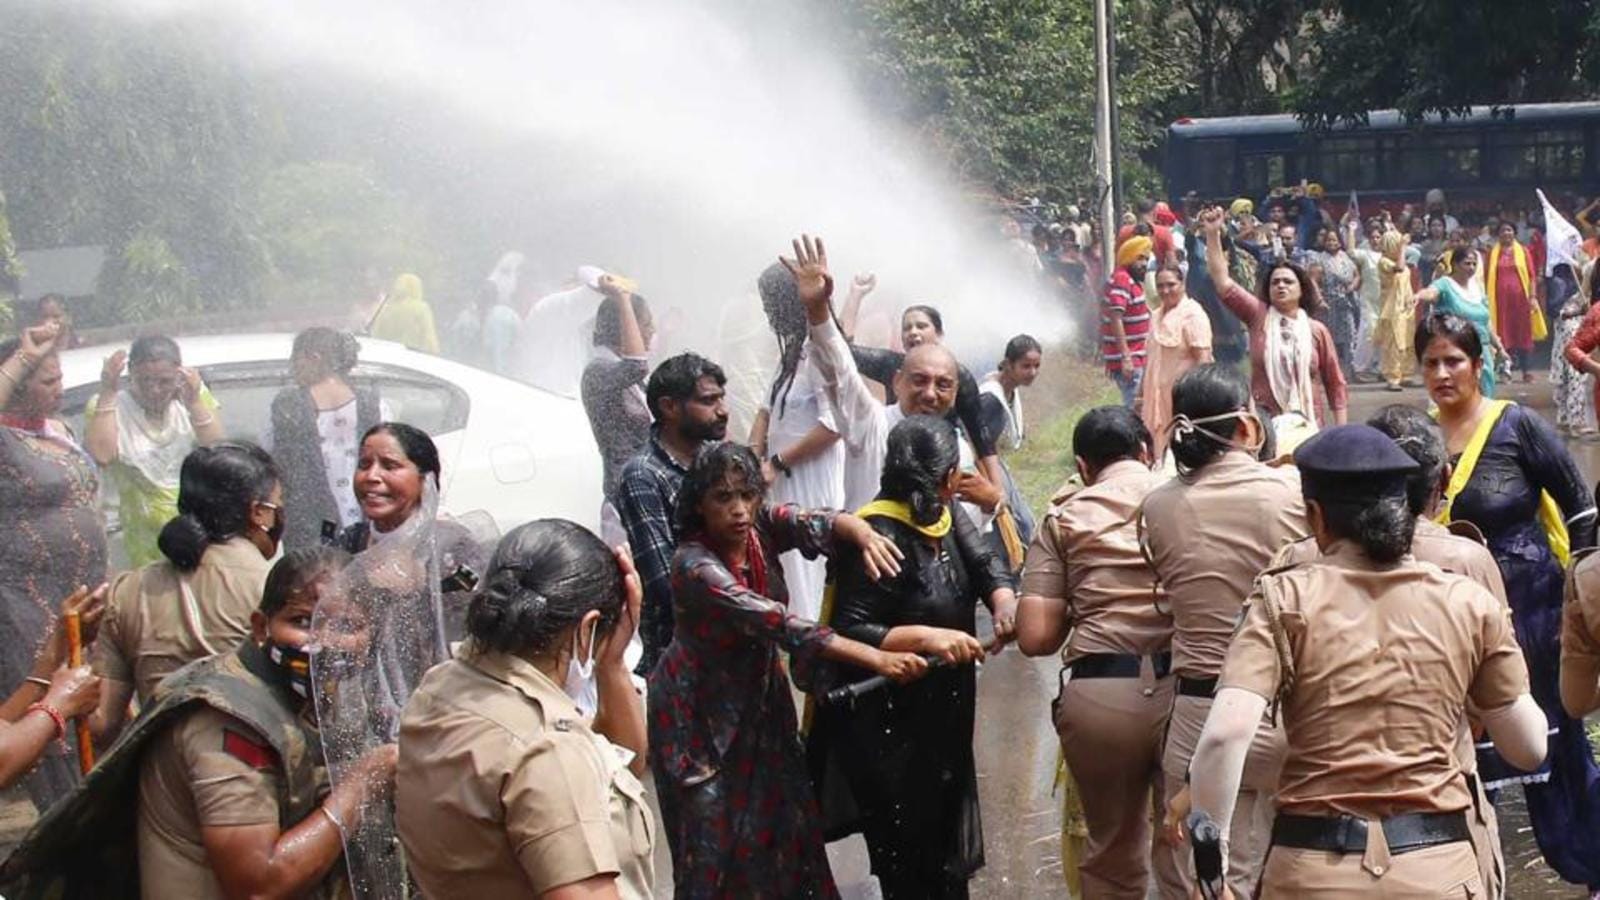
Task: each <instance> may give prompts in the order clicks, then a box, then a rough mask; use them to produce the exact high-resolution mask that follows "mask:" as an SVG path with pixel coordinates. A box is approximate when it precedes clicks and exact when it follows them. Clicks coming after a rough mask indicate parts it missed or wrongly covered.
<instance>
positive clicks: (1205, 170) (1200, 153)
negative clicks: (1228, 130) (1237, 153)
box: [1193, 141, 1234, 197]
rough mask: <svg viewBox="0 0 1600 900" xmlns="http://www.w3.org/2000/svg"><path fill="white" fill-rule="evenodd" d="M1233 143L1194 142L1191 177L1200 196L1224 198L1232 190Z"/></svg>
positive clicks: (1229, 194)
mask: <svg viewBox="0 0 1600 900" xmlns="http://www.w3.org/2000/svg"><path fill="white" fill-rule="evenodd" d="M1233 154H1234V142H1233V141H1196V142H1195V144H1194V169H1193V176H1194V181H1195V189H1196V190H1197V191H1199V193H1200V194H1201V195H1202V196H1206V197H1226V196H1231V195H1232V194H1233V190H1234V187H1233V185H1234V177H1233Z"/></svg>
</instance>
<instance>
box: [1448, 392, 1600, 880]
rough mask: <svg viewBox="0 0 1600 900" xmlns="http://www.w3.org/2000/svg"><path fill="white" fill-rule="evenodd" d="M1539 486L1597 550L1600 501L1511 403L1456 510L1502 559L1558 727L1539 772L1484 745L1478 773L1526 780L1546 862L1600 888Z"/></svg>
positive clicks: (1578, 536) (1529, 416)
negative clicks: (1566, 702)
mask: <svg viewBox="0 0 1600 900" xmlns="http://www.w3.org/2000/svg"><path fill="white" fill-rule="evenodd" d="M1490 414H1491V415H1492V413H1490ZM1541 492H1548V493H1549V494H1550V496H1552V497H1553V498H1554V499H1555V502H1556V505H1557V506H1559V507H1560V511H1561V513H1560V514H1561V516H1562V517H1563V518H1565V519H1567V529H1568V532H1569V534H1570V539H1571V546H1572V548H1573V549H1574V550H1579V549H1584V548H1588V547H1592V546H1594V542H1595V516H1594V500H1593V499H1592V497H1591V496H1590V493H1589V486H1588V484H1587V483H1586V482H1585V481H1584V479H1583V476H1582V474H1581V473H1580V472H1579V471H1578V467H1577V464H1576V463H1574V462H1573V460H1572V457H1571V456H1570V455H1569V454H1568V453H1567V451H1566V448H1565V447H1564V446H1563V445H1562V443H1561V438H1560V437H1559V436H1558V435H1556V433H1555V431H1554V430H1553V429H1552V428H1551V427H1550V425H1549V424H1548V423H1546V422H1545V420H1544V419H1543V418H1541V417H1540V416H1539V415H1538V414H1537V413H1534V412H1532V411H1531V410H1528V409H1526V408H1524V407H1522V406H1517V405H1514V404H1512V405H1507V406H1506V408H1505V410H1504V412H1502V413H1501V414H1500V417H1499V420H1498V421H1496V422H1495V424H1494V425H1493V428H1492V430H1491V431H1490V432H1489V437H1488V440H1487V442H1486V443H1485V445H1484V447H1483V450H1482V452H1481V454H1480V455H1479V457H1478V461H1477V464H1476V466H1475V467H1474V469H1473V471H1472V474H1471V478H1470V480H1469V481H1467V483H1466V486H1465V487H1464V488H1463V489H1462V490H1461V492H1460V493H1459V494H1457V495H1456V496H1455V497H1453V498H1451V505H1450V514H1451V515H1452V516H1453V517H1454V518H1457V519H1465V520H1467V521H1469V522H1471V523H1472V524H1474V525H1476V526H1478V528H1479V530H1481V531H1482V532H1483V534H1484V537H1485V538H1486V539H1487V540H1488V542H1489V549H1490V550H1491V551H1492V552H1493V553H1494V556H1495V560H1496V561H1497V562H1498V563H1499V564H1500V573H1501V575H1502V576H1503V577H1504V579H1505V584H1506V593H1507V597H1508V598H1509V600H1510V603H1511V616H1512V622H1513V624H1514V625H1515V627H1516V637H1517V642H1518V643H1519V644H1520V645H1521V647H1522V651H1523V654H1524V655H1525V657H1526V659H1527V665H1528V671H1529V675H1530V677H1531V679H1532V685H1533V699H1534V700H1536V701H1538V704H1539V707H1540V708H1541V709H1543V710H1544V711H1545V715H1546V716H1547V717H1548V718H1549V720H1550V728H1551V729H1552V731H1551V734H1550V751H1549V755H1548V756H1547V757H1546V758H1545V762H1544V765H1542V766H1540V767H1539V769H1538V770H1537V771H1535V772H1522V771H1519V770H1517V769H1514V768H1512V767H1511V766H1509V765H1508V764H1506V763H1505V762H1504V761H1503V760H1501V759H1500V758H1499V754H1497V753H1495V752H1494V750H1493V749H1492V747H1484V746H1482V745H1480V747H1479V750H1480V752H1479V771H1480V772H1482V773H1483V778H1484V781H1485V784H1486V787H1488V788H1490V789H1491V790H1492V789H1494V788H1497V787H1502V786H1505V785H1509V784H1517V783H1521V784H1522V785H1523V789H1524V791H1525V792H1526V795H1527V799H1528V814H1529V818H1530V819H1531V820H1532V822H1533V828H1534V837H1535V838H1536V839H1537V840H1538V844H1539V849H1540V851H1541V852H1542V853H1543V854H1544V857H1545V860H1546V862H1548V863H1549V864H1550V867H1551V868H1552V869H1554V870H1555V871H1556V873H1557V874H1559V875H1561V877H1562V878H1564V879H1566V880H1568V881H1571V882H1573V883H1576V884H1586V885H1589V886H1591V887H1596V888H1600V767H1597V766H1596V763H1595V759H1594V752H1593V750H1592V749H1591V747H1590V745H1589V740H1588V737H1587V736H1586V735H1585V734H1584V729H1583V723H1581V722H1579V721H1577V720H1576V719H1573V718H1571V717H1569V716H1567V715H1566V713H1565V712H1564V711H1563V710H1562V709H1561V699H1560V629H1561V601H1562V571H1561V564H1560V563H1559V562H1558V561H1557V560H1556V558H1555V555H1554V553H1553V552H1552V550H1551V548H1550V543H1549V540H1548V538H1547V537H1546V536H1545V531H1544V529H1543V528H1542V527H1541V525H1540V522H1539V520H1538V517H1537V513H1538V510H1539V503H1540V494H1541Z"/></svg>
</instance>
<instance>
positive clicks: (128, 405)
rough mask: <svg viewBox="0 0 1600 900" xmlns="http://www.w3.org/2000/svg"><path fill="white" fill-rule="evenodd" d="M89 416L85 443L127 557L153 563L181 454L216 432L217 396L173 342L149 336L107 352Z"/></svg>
mask: <svg viewBox="0 0 1600 900" xmlns="http://www.w3.org/2000/svg"><path fill="white" fill-rule="evenodd" d="M124 368H126V369H127V373H128V390H126V391H124V390H122V373H123V370H124ZM88 422H89V424H88V426H87V429H86V434H85V437H84V444H85V446H87V448H88V450H89V453H90V455H92V456H93V457H94V459H95V462H97V463H99V464H100V465H101V466H102V467H105V468H106V469H107V470H109V471H110V473H111V480H112V481H113V482H114V483H115V484H116V486H117V502H118V505H117V518H118V521H120V522H121V523H122V541H123V547H124V548H125V550H126V551H127V554H128V564H129V565H130V566H131V567H133V568H138V567H140V566H143V565H146V564H148V563H152V562H155V561H156V560H158V559H160V558H161V552H160V550H158V549H157V548H156V536H157V535H158V534H160V532H161V528H162V526H164V525H166V524H167V522H168V521H169V520H170V519H172V518H173V517H175V516H176V515H177V514H178V470H179V469H180V468H181V467H182V466H183V460H184V457H186V456H188V455H189V451H191V450H193V449H194V448H195V447H203V446H206V445H209V444H214V443H216V442H218V441H220V440H222V438H223V432H222V421H221V419H219V418H218V417H217V402H216V400H215V399H214V398H213V397H212V396H211V393H210V391H208V390H206V387H205V385H204V384H203V383H202V382H201V381H200V373H199V372H197V371H195V370H194V369H189V368H185V367H184V365H183V354H182V352H180V351H179V349H178V344H177V342H176V341H174V340H173V339H172V338H169V337H166V336H164V335H149V336H146V337H142V338H139V339H138V340H136V341H134V342H133V346H132V347H130V348H129V349H128V350H126V351H124V350H118V351H117V352H115V353H113V354H111V355H110V356H108V357H106V360H105V365H104V367H103V368H102V369H101V371H100V392H99V393H98V394H96V395H95V396H94V398H93V399H92V400H91V401H90V402H89V405H88Z"/></svg>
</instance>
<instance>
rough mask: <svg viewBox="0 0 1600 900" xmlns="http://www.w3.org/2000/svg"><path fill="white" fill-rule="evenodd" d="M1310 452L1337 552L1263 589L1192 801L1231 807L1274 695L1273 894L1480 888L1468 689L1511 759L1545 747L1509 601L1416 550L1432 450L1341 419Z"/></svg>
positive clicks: (1312, 479)
mask: <svg viewBox="0 0 1600 900" xmlns="http://www.w3.org/2000/svg"><path fill="white" fill-rule="evenodd" d="M1295 462H1296V464H1297V465H1298V466H1299V468H1300V471H1301V478H1302V487H1303V489H1304V495H1305V501H1306V504H1307V509H1308V513H1309V518H1310V523H1311V528H1312V532H1313V533H1314V534H1315V536H1316V540H1317V546H1318V547H1319V548H1320V549H1321V550H1322V553H1323V556H1322V558H1321V560H1320V561H1318V562H1317V563H1315V564H1313V565H1308V566H1296V567H1293V568H1289V569H1284V570H1273V571H1270V572H1267V573H1263V575H1262V577H1261V579H1260V580H1259V581H1258V582H1257V586H1256V589H1255V591H1254V592H1253V593H1252V594H1251V598H1250V603H1249V606H1248V609H1247V611H1246V613H1245V617H1244V621H1243V623H1242V625H1241V628H1240V630H1239V633H1238V635H1237V636H1236V637H1235V638H1234V640H1233V643H1232V644H1231V646H1230V647H1229V650H1228V658H1227V663H1226V665H1225V666H1224V668H1223V672H1222V677H1221V681H1220V687H1219V689H1218V693H1217V698H1216V702H1215V703H1214V704H1213V706H1212V709H1211V715H1210V717H1209V718H1208V719H1207V720H1206V725H1205V730H1204V732H1203V733H1202V734H1201V738H1200V743H1199V745H1198V746H1197V747H1196V749H1195V755H1194V759H1193V763H1192V765H1191V770H1190V775H1191V778H1192V790H1193V797H1194V808H1195V814H1196V815H1197V816H1198V815H1200V814H1202V813H1203V814H1206V815H1209V816H1211V817H1212V818H1213V819H1214V820H1215V821H1217V822H1221V823H1227V822H1228V821H1229V817H1230V813H1231V810H1232V806H1233V803H1234V797H1235V796H1236V794H1237V792H1238V784H1239V778H1240V773H1241V771H1242V770H1243V768H1244V759H1245V756H1246V754H1247V753H1248V751H1249V747H1250V742H1251V740H1252V738H1253V736H1254V735H1255V732H1256V729H1257V726H1258V724H1259V722H1260V720H1261V715H1262V713H1263V712H1264V711H1266V710H1267V708H1268V706H1269V704H1270V705H1272V706H1273V707H1274V708H1275V711H1277V712H1279V713H1281V715H1282V718H1283V723H1284V729H1285V732H1286V734H1287V736H1288V745H1289V747H1288V755H1287V758H1286V760H1285V763H1284V768H1283V776H1282V781H1281V787H1280V790H1279V793H1278V808H1279V812H1278V815H1277V818H1276V820H1275V821H1274V823H1273V828H1272V848H1271V850H1270V852H1269V854H1268V857H1267V863H1266V867H1265V869H1264V871H1263V873H1262V878H1261V896H1263V897H1269V898H1270V897H1294V898H1344V897H1358V896H1385V897H1441V898H1442V897H1473V896H1478V895H1480V894H1481V892H1482V890H1483V888H1482V886H1481V884H1480V879H1479V871H1478V862H1477V860H1476V858H1475V855H1474V853H1473V847H1472V843H1471V840H1470V835H1469V831H1468V827H1467V816H1468V815H1469V811H1470V809H1471V807H1472V795H1471V792H1470V790H1469V788H1468V785H1467V781H1466V778H1465V777H1464V776H1463V774H1462V771H1461V764H1460V761H1459V759H1458V758H1457V755H1456V753H1455V752H1454V750H1455V746H1456V742H1457V737H1458V734H1459V729H1460V726H1461V717H1462V715H1463V713H1464V709H1465V705H1466V703H1467V702H1468V701H1469V700H1470V701H1471V702H1472V703H1473V705H1474V706H1475V707H1476V709H1477V710H1478V711H1479V716H1480V719H1481V721H1482V722H1483V724H1484V726H1485V727H1486V729H1487V730H1488V733H1489V736H1490V738H1491V739H1492V740H1493V741H1494V744H1495V746H1496V748H1497V749H1498V750H1499V751H1500V752H1501V753H1502V754H1504V755H1505V757H1506V758H1507V760H1508V761H1511V762H1513V763H1514V764H1517V765H1520V766H1522V767H1524V768H1530V769H1531V768H1533V767H1535V766H1537V765H1538V764H1539V762H1540V761H1541V760H1542V759H1543V757H1544V754H1545V747H1546V738H1545V719H1544V714H1543V713H1542V712H1541V711H1540V710H1539V707H1538V705H1537V704H1536V703H1534V701H1533V698H1532V696H1530V694H1529V692H1528V669H1527V665H1526V664H1525V663H1524V662H1523V659H1522V652H1521V650H1520V649H1519V648H1518V646H1517V641H1516V637H1515V635H1514V634H1513V631H1512V627H1511V618H1510V615H1509V614H1508V613H1507V611H1506V608H1505V606H1504V605H1503V604H1501V603H1500V602H1499V601H1498V600H1497V599H1496V598H1495V597H1494V596H1493V595H1492V594H1491V593H1489V591H1487V590H1485V589H1484V588H1483V587H1482V586H1481V585H1479V584H1477V583H1476V582H1474V581H1471V580H1469V579H1466V578H1462V577H1459V576H1456V575H1451V574H1448V573H1446V572H1444V571H1443V570H1441V569H1439V568H1437V567H1435V566H1433V565H1431V564H1428V563H1421V562H1417V561H1416V560H1415V559H1414V558H1413V557H1412V556H1411V555H1410V552H1411V541H1412V534H1413V531H1414V530H1415V528H1416V516H1415V515H1414V514H1413V512H1412V511H1411V508H1410V506H1409V505H1408V503H1407V496H1406V484H1407V476H1408V475H1410V474H1411V473H1412V472H1414V471H1415V470H1416V469H1417V463H1416V462H1415V461H1414V460H1413V459H1412V458H1411V457H1410V456H1408V455H1407V454H1406V453H1405V452H1403V451H1402V450H1401V449H1400V448H1399V447H1398V446H1396V445H1395V443H1394V442H1393V441H1392V440H1390V439H1389V438H1388V437H1387V436H1386V435H1384V434H1383V433H1382V432H1379V431H1378V430H1377V429H1374V428H1372V427H1370V426H1367V425H1347V426H1340V427H1336V428H1332V429H1329V430H1327V431H1324V432H1322V433H1320V434H1318V435H1317V436H1316V437H1314V438H1312V439H1311V440H1310V441H1307V442H1306V443H1305V444H1303V445H1302V446H1301V447H1300V448H1299V449H1298V450H1297V451H1296V453H1295ZM1225 831H1226V827H1224V832H1225Z"/></svg>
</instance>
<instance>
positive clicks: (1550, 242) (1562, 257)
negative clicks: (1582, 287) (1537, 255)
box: [1534, 189, 1583, 275]
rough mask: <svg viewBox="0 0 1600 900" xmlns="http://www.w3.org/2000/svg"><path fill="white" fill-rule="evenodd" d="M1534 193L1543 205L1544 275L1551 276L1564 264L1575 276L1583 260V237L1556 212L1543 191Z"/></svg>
mask: <svg viewBox="0 0 1600 900" xmlns="http://www.w3.org/2000/svg"><path fill="white" fill-rule="evenodd" d="M1534 193H1536V194H1538V195H1539V202H1540V203H1542V204H1544V242H1545V254H1544V274H1546V275H1552V274H1554V273H1555V270H1556V266H1558V265H1560V264H1561V263H1566V264H1567V265H1569V266H1571V267H1572V272H1573V274H1574V275H1576V274H1577V273H1578V271H1579V269H1580V268H1581V266H1580V262H1581V261H1582V260H1583V236H1582V235H1580V234H1579V233H1578V229H1577V228H1575V227H1573V224H1572V223H1571V222H1568V221H1567V220H1566V217H1565V216H1563V215H1561V213H1559V212H1556V208H1555V207H1554V206H1551V205H1550V200H1549V199H1548V198H1547V197H1545V195H1544V191H1542V190H1537V189H1536V190H1535V191H1534Z"/></svg>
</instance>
